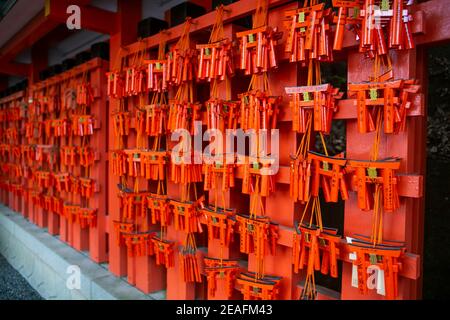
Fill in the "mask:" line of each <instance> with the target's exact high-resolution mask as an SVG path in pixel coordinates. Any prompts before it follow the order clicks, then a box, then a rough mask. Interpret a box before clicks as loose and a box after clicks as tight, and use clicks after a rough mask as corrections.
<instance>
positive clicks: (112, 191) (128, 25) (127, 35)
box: [108, 0, 141, 276]
mask: <svg viewBox="0 0 450 320" xmlns="http://www.w3.org/2000/svg"><path fill="white" fill-rule="evenodd" d="M117 19H118V26H117V30H118V32H117V33H114V34H112V35H111V38H110V70H114V69H115V68H118V67H119V66H120V56H121V48H122V47H123V46H125V45H127V44H130V43H132V42H133V41H136V38H137V23H136V21H139V20H141V1H140V0H136V1H125V0H120V1H118V10H117ZM118 103H119V101H118V100H117V99H110V100H109V119H108V122H109V128H112V127H113V122H112V112H113V111H114V110H116V109H117V106H118ZM111 132H112V131H110V133H111ZM108 136H109V140H108V146H109V151H111V150H114V148H116V145H117V141H115V140H116V139H115V137H114V134H109V135H108ZM109 161H110V159H109ZM109 163H110V162H109ZM108 172H109V174H108V210H109V219H108V220H109V227H108V229H109V230H110V232H109V243H110V244H111V246H110V250H109V270H110V271H111V272H112V273H113V274H115V275H117V276H124V275H126V274H127V257H126V250H125V248H123V247H119V246H116V245H114V244H115V243H116V236H115V233H114V232H112V231H113V230H114V227H113V221H114V220H119V219H120V202H119V198H118V197H117V191H118V190H117V184H118V183H119V178H118V177H117V176H114V175H113V174H112V167H111V166H109V171H108Z"/></svg>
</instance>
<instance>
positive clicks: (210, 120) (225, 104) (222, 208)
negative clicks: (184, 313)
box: [197, 5, 240, 299]
mask: <svg viewBox="0 0 450 320" xmlns="http://www.w3.org/2000/svg"><path fill="white" fill-rule="evenodd" d="M224 12H225V11H224V7H223V5H221V6H218V7H217V8H216V21H215V23H214V25H213V28H212V30H211V35H210V38H209V41H208V43H207V44H197V50H199V52H200V54H199V62H198V63H199V66H198V75H197V79H199V80H203V81H208V82H210V98H209V100H208V101H207V102H206V116H207V122H206V126H207V128H208V129H209V130H212V131H213V132H215V130H219V134H220V132H225V130H226V129H237V122H238V106H239V102H237V101H231V85H230V78H231V77H232V76H233V75H234V61H233V52H232V50H233V48H232V42H231V39H229V38H226V37H225V34H224V29H223V16H224ZM219 85H225V97H224V98H225V99H223V98H220V96H221V95H220V94H219ZM222 97H223V95H222ZM216 152H218V151H217V150H214V154H212V155H211V158H209V159H207V158H205V157H204V161H203V162H204V163H203V173H204V178H203V181H204V183H203V190H204V191H205V192H209V199H210V198H211V197H213V198H214V203H210V204H207V205H202V207H201V209H200V212H201V214H202V216H203V217H204V219H205V221H206V226H207V231H208V241H209V242H212V241H214V240H218V241H219V245H220V255H219V256H218V257H205V258H204V265H205V267H204V273H205V274H206V279H207V282H208V295H209V297H211V298H213V297H215V295H216V290H217V288H218V287H219V286H220V285H223V286H224V292H225V293H226V295H227V298H228V299H230V298H231V297H232V294H233V291H234V287H235V283H236V277H237V275H238V274H239V273H240V267H239V264H238V261H237V260H230V259H224V250H227V249H228V248H229V246H230V243H231V242H232V241H233V235H234V226H235V223H236V218H235V215H236V210H235V209H232V208H228V207H227V203H226V200H225V196H226V194H227V193H228V192H229V190H230V188H232V187H234V186H235V181H234V179H235V177H234V174H235V167H236V165H235V157H234V156H231V155H227V154H216ZM219 201H220V202H221V203H220V204H219Z"/></svg>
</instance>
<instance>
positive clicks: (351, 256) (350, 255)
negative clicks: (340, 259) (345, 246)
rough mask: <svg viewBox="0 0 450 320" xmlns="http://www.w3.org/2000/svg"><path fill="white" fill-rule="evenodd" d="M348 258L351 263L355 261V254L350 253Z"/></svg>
mask: <svg viewBox="0 0 450 320" xmlns="http://www.w3.org/2000/svg"><path fill="white" fill-rule="evenodd" d="M348 258H349V259H350V260H352V261H354V260H356V252H350V253H349V254H348Z"/></svg>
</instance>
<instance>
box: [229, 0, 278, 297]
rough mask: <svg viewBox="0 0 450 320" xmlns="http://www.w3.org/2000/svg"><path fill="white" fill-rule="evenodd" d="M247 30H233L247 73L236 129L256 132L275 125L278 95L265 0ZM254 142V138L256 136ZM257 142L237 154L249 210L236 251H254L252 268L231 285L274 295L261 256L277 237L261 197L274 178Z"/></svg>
mask: <svg viewBox="0 0 450 320" xmlns="http://www.w3.org/2000/svg"><path fill="white" fill-rule="evenodd" d="M252 27H253V29H252V30H248V31H243V32H238V33H237V34H236V36H237V38H238V39H239V41H240V54H241V57H240V63H239V68H240V69H241V70H244V73H245V74H247V75H251V81H250V84H249V89H248V91H247V92H244V93H241V94H240V95H238V96H239V98H240V128H241V129H242V130H244V131H247V132H248V130H254V132H255V133H256V134H257V135H260V134H262V132H263V131H268V130H271V129H275V128H276V123H277V114H278V107H279V104H280V102H281V97H276V96H272V94H271V91H270V86H269V79H268V72H269V71H270V70H272V69H274V68H277V67H278V62H277V58H276V53H275V46H276V44H277V41H278V40H279V39H280V38H281V35H282V33H281V32H278V31H277V29H276V28H272V27H270V26H268V1H265V0H259V1H258V2H257V6H256V12H255V14H254V15H253V26H252ZM256 140H259V139H256ZM262 147H263V146H260V145H259V142H258V143H257V145H256V146H253V149H252V150H251V154H252V155H251V156H249V157H243V156H242V155H238V157H239V159H238V163H239V166H241V167H242V169H243V172H244V177H243V180H242V193H244V194H249V196H250V208H249V214H248V215H243V214H239V215H237V216H236V223H237V226H238V230H239V234H240V251H241V252H242V253H246V254H254V255H255V262H256V266H255V272H244V273H241V274H239V275H238V277H237V283H238V285H239V286H240V291H241V293H242V294H243V298H244V299H246V300H252V299H277V296H278V293H279V285H280V280H281V278H275V277H272V276H269V275H266V274H265V272H264V260H265V258H266V256H267V255H268V254H271V255H275V248H276V243H277V239H278V225H277V224H275V223H273V222H271V221H270V218H269V217H268V216H266V215H265V205H264V202H265V201H264V198H265V197H268V196H269V195H270V193H272V192H274V191H275V181H274V180H273V176H272V175H270V164H271V163H272V160H271V159H270V154H269V153H268V150H265V153H264V154H269V156H267V157H265V158H264V157H261V156H260V154H261V153H260V151H262V150H261V148H262Z"/></svg>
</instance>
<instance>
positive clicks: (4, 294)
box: [0, 255, 42, 300]
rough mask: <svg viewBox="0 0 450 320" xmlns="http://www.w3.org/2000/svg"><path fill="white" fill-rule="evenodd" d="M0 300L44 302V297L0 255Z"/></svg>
mask: <svg viewBox="0 0 450 320" xmlns="http://www.w3.org/2000/svg"><path fill="white" fill-rule="evenodd" d="M0 300H42V297H41V296H40V295H39V294H38V293H37V292H36V291H35V290H34V289H33V288H32V287H31V286H30V285H29V284H28V282H27V281H26V280H25V278H23V277H22V276H21V275H20V273H19V272H17V271H16V270H15V269H14V268H13V267H12V266H11V265H10V264H9V263H8V261H6V259H5V258H4V257H3V256H2V255H0Z"/></svg>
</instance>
